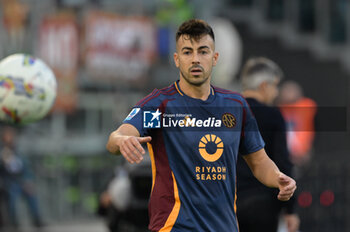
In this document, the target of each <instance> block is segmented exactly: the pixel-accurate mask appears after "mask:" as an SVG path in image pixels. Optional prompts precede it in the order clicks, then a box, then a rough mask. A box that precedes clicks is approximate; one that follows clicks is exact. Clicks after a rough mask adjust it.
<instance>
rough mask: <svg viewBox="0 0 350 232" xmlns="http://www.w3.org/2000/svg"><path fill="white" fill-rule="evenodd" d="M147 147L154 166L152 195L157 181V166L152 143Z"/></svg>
mask: <svg viewBox="0 0 350 232" xmlns="http://www.w3.org/2000/svg"><path fill="white" fill-rule="evenodd" d="M147 147H148V152H149V156H150V158H151V165H152V189H151V193H152V192H153V188H154V182H155V179H156V172H157V169H156V164H155V160H154V152H153V147H152V144H151V143H147Z"/></svg>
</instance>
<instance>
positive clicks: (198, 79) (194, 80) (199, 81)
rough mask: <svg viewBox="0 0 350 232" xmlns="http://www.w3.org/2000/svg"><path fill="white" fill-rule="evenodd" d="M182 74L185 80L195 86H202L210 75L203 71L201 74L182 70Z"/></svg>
mask: <svg viewBox="0 0 350 232" xmlns="http://www.w3.org/2000/svg"><path fill="white" fill-rule="evenodd" d="M180 74H181V76H182V77H183V78H184V80H185V81H186V82H187V83H189V84H191V85H194V86H201V85H203V84H204V83H206V82H207V81H208V79H209V77H210V75H206V73H205V72H204V71H203V72H202V73H201V74H200V75H195V76H194V75H192V74H191V73H190V72H187V73H185V72H183V71H182V70H180Z"/></svg>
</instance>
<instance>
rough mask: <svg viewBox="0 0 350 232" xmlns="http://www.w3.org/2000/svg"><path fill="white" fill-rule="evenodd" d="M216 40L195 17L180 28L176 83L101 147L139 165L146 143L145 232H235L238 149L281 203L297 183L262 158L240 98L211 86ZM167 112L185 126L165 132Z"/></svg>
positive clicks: (254, 127) (258, 140)
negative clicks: (147, 194) (147, 198)
mask: <svg viewBox="0 0 350 232" xmlns="http://www.w3.org/2000/svg"><path fill="white" fill-rule="evenodd" d="M214 41H215V38H214V33H213V30H212V28H211V27H210V25H208V24H207V23H206V22H204V21H202V20H197V19H192V20H188V21H186V22H184V23H183V24H181V26H180V27H179V28H178V31H177V33H176V52H175V53H174V61H175V65H176V67H177V68H178V69H179V79H180V80H179V81H176V82H174V83H173V84H171V85H170V86H169V87H166V88H164V89H161V90H157V89H155V90H154V91H153V92H152V93H151V94H150V95H148V96H147V97H145V98H144V99H142V100H141V101H139V103H137V104H136V106H135V107H134V108H133V109H132V111H131V113H130V114H129V115H128V116H127V118H126V119H125V120H124V122H123V124H122V125H121V126H120V127H119V128H118V129H116V130H115V131H113V132H112V133H111V134H110V137H109V140H108V142H107V145H106V147H107V149H108V151H109V152H111V153H112V154H121V155H123V157H124V158H125V159H126V160H127V161H128V162H130V163H140V162H141V161H142V160H143V155H144V154H145V150H144V148H143V147H142V146H141V144H143V143H148V144H147V145H148V150H149V152H150V156H151V160H152V174H153V175H152V176H153V180H152V191H151V196H150V201H149V215H150V223H149V230H151V231H153V232H155V231H181V232H184V231H189V232H193V231H236V232H237V231H239V229H238V222H237V219H236V207H235V200H236V198H235V192H236V165H235V163H236V159H237V155H238V151H240V152H241V154H243V155H244V159H245V161H246V162H247V163H248V165H249V167H250V169H251V170H252V171H253V172H254V175H255V177H256V178H257V179H259V181H261V182H262V183H264V184H265V185H267V186H269V187H272V188H278V189H279V193H278V194H277V195H276V196H275V197H278V199H280V200H282V201H287V200H289V199H290V198H291V196H292V195H293V193H294V191H295V189H296V183H295V181H294V180H293V179H292V178H290V177H289V176H287V175H285V174H283V173H282V172H280V170H279V169H278V168H277V166H276V165H275V163H274V162H273V161H272V160H271V159H270V158H269V157H268V156H267V155H266V153H265V150H264V142H263V140H262V138H261V136H260V133H259V131H258V128H257V124H256V121H255V119H254V117H253V115H252V113H251V111H250V110H249V107H248V104H247V103H246V101H245V100H244V98H243V97H242V96H241V95H239V94H236V93H233V92H231V91H228V90H224V89H220V88H217V87H213V86H211V84H210V83H211V74H212V69H213V67H214V66H215V65H216V63H217V60H218V56H219V54H218V53H217V52H216V51H215V42H214ZM160 111H161V112H160ZM162 113H163V114H162ZM164 113H167V114H169V115H171V114H174V117H171V116H170V117H169V118H167V119H169V120H174V121H173V122H175V120H182V122H183V123H181V122H180V121H179V123H180V124H181V125H179V126H173V127H172V128H166V127H165V126H164V125H163V127H162V126H161V118H162V117H164V116H165V114H164ZM178 114H179V115H180V116H176V115H178ZM183 114H185V115H187V116H188V115H190V116H188V117H191V118H192V121H195V120H197V119H198V120H201V119H203V121H204V119H206V120H207V121H208V120H210V119H213V118H214V119H215V118H216V123H218V124H216V125H215V126H213V125H212V126H203V124H201V123H200V121H197V123H196V124H195V126H196V127H194V126H193V125H189V121H191V120H188V119H186V118H185V116H182V115H183ZM191 118H189V119H191ZM185 120H186V121H185ZM203 121H202V122H203ZM147 122H148V123H147ZM219 124H220V126H219ZM251 210H252V209H251ZM259 216H262V215H259Z"/></svg>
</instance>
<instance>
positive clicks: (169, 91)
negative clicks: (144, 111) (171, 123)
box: [136, 84, 178, 107]
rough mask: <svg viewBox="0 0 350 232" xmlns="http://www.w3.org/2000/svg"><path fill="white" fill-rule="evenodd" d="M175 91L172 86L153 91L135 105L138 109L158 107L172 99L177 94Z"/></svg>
mask: <svg viewBox="0 0 350 232" xmlns="http://www.w3.org/2000/svg"><path fill="white" fill-rule="evenodd" d="M177 93H178V92H177V90H176V88H175V86H174V84H172V85H170V86H167V87H165V88H162V89H157V88H156V89H154V90H153V91H152V92H151V93H150V94H148V95H147V96H145V97H144V98H142V99H141V100H140V101H139V102H137V103H136V105H137V106H138V107H145V106H152V105H158V104H159V103H161V102H163V101H165V100H167V99H169V98H170V97H174V95H175V94H177Z"/></svg>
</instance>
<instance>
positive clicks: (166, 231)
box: [159, 172, 181, 232]
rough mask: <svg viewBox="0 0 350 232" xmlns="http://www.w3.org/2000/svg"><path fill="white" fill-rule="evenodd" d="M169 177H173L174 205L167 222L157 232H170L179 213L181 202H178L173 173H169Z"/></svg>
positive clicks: (177, 191)
mask: <svg viewBox="0 0 350 232" xmlns="http://www.w3.org/2000/svg"><path fill="white" fill-rule="evenodd" d="M171 175H172V177H173V183H174V198H175V204H174V207H173V209H172V211H171V213H170V215H169V217H168V219H167V221H166V222H165V225H164V226H163V228H162V229H160V230H159V232H170V231H171V229H172V228H173V226H174V224H175V222H176V219H177V216H178V215H179V212H180V206H181V201H180V197H179V190H178V188H177V183H176V179H175V176H174V173H173V172H171Z"/></svg>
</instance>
